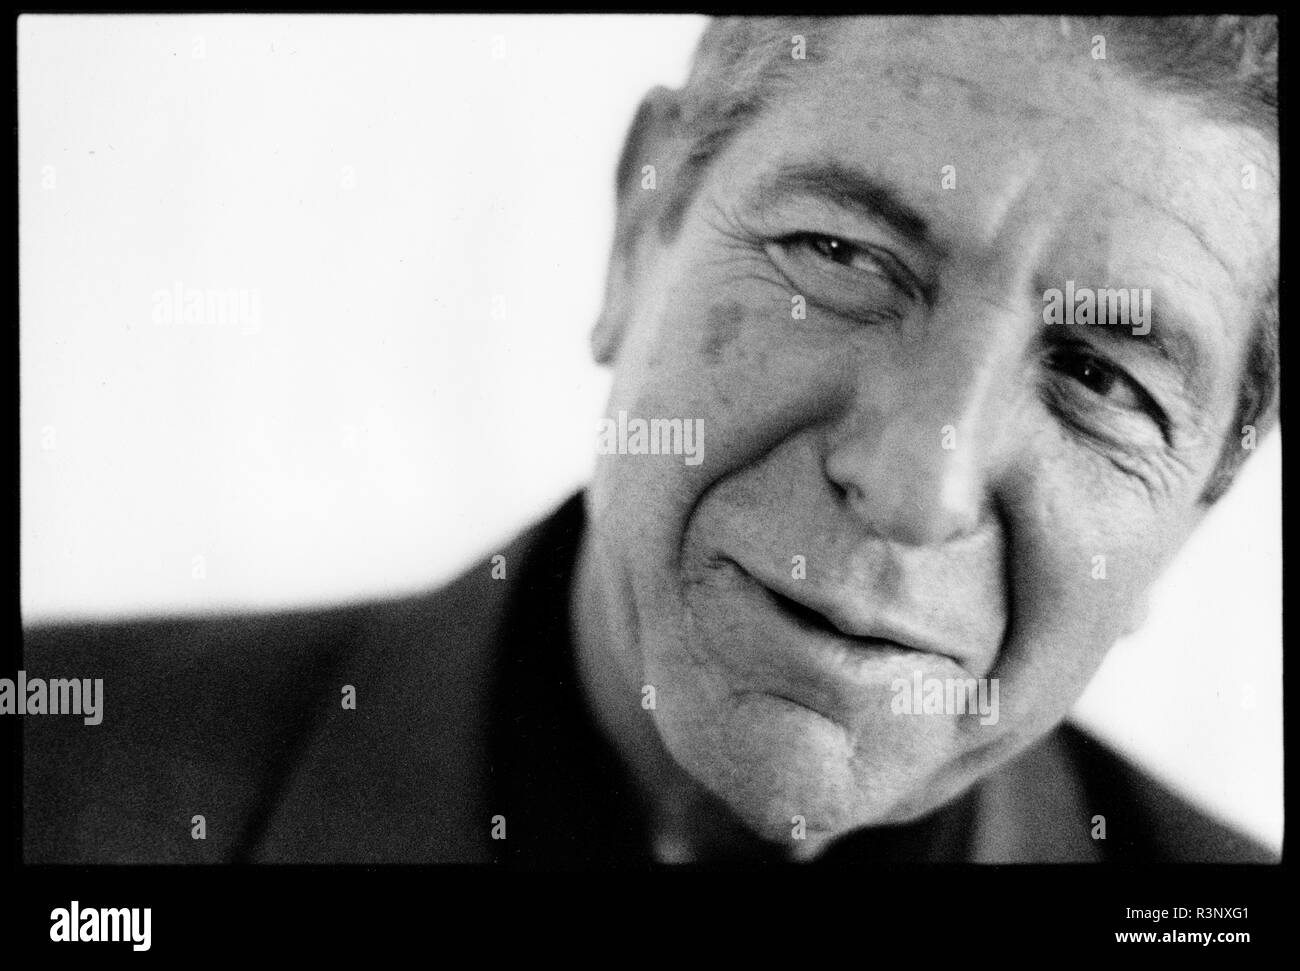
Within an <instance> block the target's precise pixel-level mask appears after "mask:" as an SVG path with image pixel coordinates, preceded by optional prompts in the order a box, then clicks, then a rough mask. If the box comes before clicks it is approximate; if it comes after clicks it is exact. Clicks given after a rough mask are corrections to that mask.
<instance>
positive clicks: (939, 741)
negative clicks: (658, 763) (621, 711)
mask: <svg viewBox="0 0 1300 971" xmlns="http://www.w3.org/2000/svg"><path fill="white" fill-rule="evenodd" d="M698 700H702V699H698ZM658 716H659V717H657V718H656V722H657V724H658V728H659V733H660V735H661V736H662V738H663V741H664V744H665V746H666V747H667V749H668V751H669V753H670V754H671V755H672V756H673V758H674V759H675V760H676V761H677V763H678V764H679V765H680V766H681V767H682V768H683V769H684V770H685V771H686V772H687V773H689V774H690V775H691V776H692V777H693V778H694V779H695V780H696V781H697V782H698V783H700V784H701V785H702V786H703V787H704V788H705V789H707V790H709V791H710V792H711V793H712V794H713V795H714V796H716V797H718V798H719V799H721V800H722V801H723V802H725V803H726V804H727V805H728V806H729V807H730V809H731V810H732V812H734V813H735V814H736V816H737V817H738V818H739V819H740V820H741V821H742V822H744V824H745V825H746V826H747V827H748V828H749V829H750V830H751V831H753V832H754V833H755V834H757V835H759V836H761V837H763V838H765V839H767V840H770V841H772V842H774V843H786V842H789V841H791V839H792V832H793V828H794V826H795V825H796V817H802V819H803V820H804V825H805V827H806V833H807V837H808V839H809V840H814V839H818V840H819V839H824V838H833V837H836V836H840V835H843V834H845V833H848V832H850V831H852V830H855V829H859V828H862V827H866V826H879V825H894V824H898V823H905V822H910V821H912V820H914V819H916V818H919V817H920V816H923V815H925V814H926V813H927V812H929V811H931V810H932V809H934V808H937V806H938V805H939V804H941V802H942V801H944V799H943V798H942V797H940V796H938V795H937V794H935V788H934V786H933V784H932V783H933V779H934V778H935V775H936V774H937V773H941V772H942V766H943V763H944V761H945V760H944V758H943V756H942V754H941V753H943V752H945V751H947V749H948V747H949V745H950V744H951V741H952V739H951V738H950V737H948V736H949V735H950V734H951V726H950V725H949V726H945V725H944V724H943V722H942V720H938V719H915V720H908V721H903V720H893V721H892V723H891V722H889V721H883V722H880V723H878V724H877V725H875V726H871V727H868V726H860V727H859V734H858V735H857V737H856V744H855V738H854V736H852V735H850V733H848V732H846V731H845V730H844V729H843V728H842V727H841V726H840V725H838V724H836V723H835V722H833V721H831V720H829V719H827V718H825V717H823V716H822V715H820V714H818V713H816V712H814V711H811V710H809V709H807V708H804V707H802V706H800V705H797V704H795V703H793V702H789V701H786V700H784V699H781V698H778V697H775V696H772V695H767V694H760V693H756V692H750V693H742V694H737V695H732V696H731V697H729V698H727V699H726V700H725V703H724V704H722V705H711V706H700V707H693V708H683V707H676V706H674V707H672V708H664V709H661V710H660V712H659V713H658ZM868 735H869V736H870V740H867V736H868Z"/></svg>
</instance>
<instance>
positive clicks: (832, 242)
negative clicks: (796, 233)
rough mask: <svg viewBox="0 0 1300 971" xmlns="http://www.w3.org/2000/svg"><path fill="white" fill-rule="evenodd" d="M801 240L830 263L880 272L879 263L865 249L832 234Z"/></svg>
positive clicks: (869, 271)
mask: <svg viewBox="0 0 1300 971" xmlns="http://www.w3.org/2000/svg"><path fill="white" fill-rule="evenodd" d="M803 242H804V244H805V245H807V246H811V247H812V248H813V249H815V250H816V251H817V252H818V253H820V254H821V255H822V256H824V257H826V259H828V260H830V261H831V262H832V263H838V264H840V266H850V267H853V268H854V269H856V270H865V271H866V272H868V273H880V272H881V266H880V263H879V262H878V261H876V260H875V259H873V258H872V257H871V256H870V255H869V254H868V253H867V252H866V250H864V249H862V248H861V247H859V246H854V245H853V244H852V243H848V242H845V241H844V240H842V239H836V238H835V237H834V236H806V237H804V238H803Z"/></svg>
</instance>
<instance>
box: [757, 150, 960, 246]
mask: <svg viewBox="0 0 1300 971" xmlns="http://www.w3.org/2000/svg"><path fill="white" fill-rule="evenodd" d="M790 196H811V197H813V198H816V199H819V200H821V201H824V202H827V203H829V204H831V205H833V206H838V207H839V208H841V209H848V210H852V211H853V212H856V213H858V214H860V215H864V216H866V217H867V218H869V219H876V220H879V221H880V222H883V223H885V224H886V225H888V226H889V227H890V228H891V229H892V230H894V232H895V233H897V234H898V235H899V236H901V237H903V239H905V240H907V241H908V242H909V243H912V244H913V245H915V246H918V247H920V248H923V249H926V250H931V251H938V250H939V249H940V247H939V246H938V244H937V243H936V242H935V241H934V239H932V238H931V236H930V224H929V222H928V220H926V218H925V217H924V216H922V215H921V214H920V213H919V212H917V211H916V210H915V209H913V208H912V207H911V206H910V205H908V204H907V203H906V202H905V201H904V200H903V197H902V194H901V193H900V192H899V191H898V189H897V188H895V187H894V186H892V185H891V184H890V183H888V182H886V181H884V180H882V179H878V178H876V177H874V176H872V175H870V174H868V173H867V172H864V171H862V170H860V169H855V168H852V167H850V166H847V165H843V164H841V163H839V162H812V163H798V164H789V165H783V166H781V167H780V168H779V169H777V170H776V171H775V172H773V173H772V174H770V175H768V176H767V177H765V178H764V179H763V180H762V181H761V182H760V183H759V184H758V185H757V186H755V187H754V188H753V189H752V190H751V191H750V193H749V194H748V195H747V201H748V202H749V203H750V204H751V205H752V206H753V207H754V208H756V209H759V210H762V209H769V208H772V206H773V205H774V204H775V203H776V202H777V201H778V200H780V199H782V198H784V197H790Z"/></svg>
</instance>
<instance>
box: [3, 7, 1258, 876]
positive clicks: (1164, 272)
mask: <svg viewBox="0 0 1300 971" xmlns="http://www.w3.org/2000/svg"><path fill="white" fill-rule="evenodd" d="M1275 44H1276V41H1275V28H1274V26H1273V24H1272V23H1271V22H1269V21H1266V20H1253V19H1240V18H1225V19H1219V20H1205V21H1202V20H1189V21H1157V22H1152V23H1148V22H1141V21H1125V20H1117V21H1113V22H1105V23H1103V22H1097V23H1092V22H1085V21H1074V20H1056V19H1025V20H1011V21H1002V20H996V21H995V20H983V19H970V20H930V19H925V20H920V21H913V20H905V19H903V20H898V19H874V18H865V19H857V20H847V21H839V20H817V21H812V22H800V21H757V20H741V21H723V22H718V23H715V24H713V25H711V26H710V28H709V29H708V30H707V32H706V34H705V36H704V38H703V40H702V42H701V45H700V48H699V51H698V53H697V56H696V59H695V64H694V67H693V69H692V72H691V75H690V78H689V80H688V82H687V83H686V85H685V86H684V87H683V88H682V89H681V90H678V91H669V90H666V89H656V90H655V91H652V92H651V93H650V94H649V95H648V96H647V97H646V99H645V100H644V102H643V104H642V105H641V108H640V110H639V112H638V113H637V116H636V119H635V121H634V123H633V125H632V130H631V132H630V135H629V138H628V142H627V145H626V147H625V149H624V153H623V157H622V161H621V163H620V165H619V171H618V173H617V185H618V224H617V232H616V239H615V245H614V252H613V254H612V259H611V262H610V266H609V273H608V283H607V289H606V297H605V303H604V308H603V312H602V314H601V316H600V319H599V321H598V322H597V324H596V327H595V329H594V332H593V335H592V348H593V351H594V354H595V356H596V358H597V360H598V361H600V362H601V363H603V364H607V365H609V366H610V367H612V368H613V370H614V382H613V389H612V393H611V398H610V401H609V405H608V408H607V410H606V419H607V422H606V424H605V426H604V428H603V430H602V435H601V448H600V449H599V451H600V452H601V453H602V454H601V455H600V456H599V459H598V461H597V465H596V470H595V475H594V477H593V480H592V482H591V485H590V488H589V489H588V490H586V491H585V492H584V493H583V494H582V495H581V496H578V497H574V498H573V499H572V500H570V501H569V502H568V503H566V504H565V505H564V506H563V507H562V508H561V509H560V510H559V511H558V512H557V513H556V514H554V515H553V516H552V517H550V518H549V519H548V520H547V521H545V522H544V523H542V524H541V525H539V526H537V527H535V528H534V529H533V530H531V531H529V532H528V533H527V534H525V536H523V537H521V538H520V540H518V541H517V542H516V543H515V544H514V545H513V546H512V547H510V548H508V549H507V550H505V551H503V552H502V553H501V554H500V555H499V556H497V557H494V558H493V559H492V561H491V562H489V563H485V564H483V565H482V566H480V567H477V568H475V569H473V570H471V571H470V572H469V573H467V574H466V575H465V576H464V577H463V578H462V579H460V580H459V581H457V582H456V583H454V584H453V585H451V586H450V587H449V588H447V589H445V590H442V591H439V592H437V593H433V594H428V595H424V596H419V597H414V598H409V599H404V600H398V601H389V602H384V603H376V604H363V605H358V606H350V607H341V608H337V609H335V610H330V611H314V612H302V613H286V614H280V615H274V616H269V617H268V616H263V617H251V618H239V617H230V618H223V619H209V620H167V621H148V622H139V621H137V622H133V623H129V624H115V625H107V626H104V625H98V626H80V627H62V628H52V629H46V630H38V631H31V632H29V633H28V637H27V649H26V657H25V667H26V668H27V670H28V673H29V675H34V674H48V675H50V676H72V675H74V674H77V673H79V672H94V673H95V675H96V676H100V672H102V673H103V674H102V676H103V678H104V699H105V701H104V704H105V711H104V715H103V722H102V724H101V725H99V726H96V727H87V726H83V725H81V724H80V723H79V722H73V721H71V720H68V719H31V720H28V722H26V723H25V726H24V727H25V744H26V763H25V771H26V784H25V787H24V802H25V808H26V813H25V848H26V858H27V859H28V860H29V861H148V860H160V861H162V860H165V861H174V862H201V861H222V860H224V861H270V862H275V861H286V862H303V861H324V862H356V861H369V862H453V861H483V862H489V861H496V862H498V863H504V864H508V865H517V866H568V865H589V866H609V865H619V864H633V865H635V864H644V863H648V862H654V861H660V862H677V861H693V862H706V863H750V862H771V863H776V862H792V863H793V862H817V863H823V864H832V863H844V864H857V863H871V862H878V861H897V860H909V861H911V860H915V861H931V860H967V861H981V862H983V861H989V862H996V861H1109V860H1123V861H1132V860H1139V861H1146V860H1151V861H1156V860H1231V861H1265V860H1268V859H1269V854H1268V853H1267V852H1265V851H1264V850H1262V849H1261V848H1259V847H1257V846H1255V845H1253V844H1252V843H1250V842H1249V841H1248V840H1246V839H1244V838H1242V837H1240V836H1239V835H1237V834H1235V833H1233V832H1232V831H1230V830H1229V829H1227V828H1226V827H1224V826H1222V825H1220V824H1219V823H1216V822H1214V821H1213V820H1210V819H1209V818H1207V817H1205V816H1202V815H1201V814H1200V813H1198V812H1197V811H1196V810H1194V809H1192V808H1191V807H1190V806H1188V805H1186V804H1185V803H1183V802H1181V801H1180V800H1179V799H1178V798H1176V797H1175V796H1173V795H1172V794H1171V793H1169V792H1167V791H1166V790H1164V789H1162V788H1161V787H1160V786H1158V785H1157V784H1156V783H1154V782H1153V781H1152V780H1150V779H1148V778H1146V777H1145V776H1144V775H1142V774H1141V773H1140V772H1138V771H1137V770H1135V769H1134V768H1132V767H1130V766H1128V765H1126V764H1125V763H1124V762H1123V761H1122V760H1120V759H1119V758H1118V757H1117V756H1115V755H1114V754H1113V753H1111V752H1109V751H1107V750H1106V749H1105V748H1103V747H1102V746H1101V745H1100V744H1099V743H1097V742H1095V741H1093V740H1091V739H1090V738H1088V737H1087V736H1086V735H1084V734H1082V733H1081V732H1079V731H1078V730H1076V729H1073V728H1069V727H1063V726H1062V721H1063V719H1064V718H1065V716H1066V714H1067V712H1068V710H1069V709H1070V707H1071V705H1072V704H1073V702H1074V701H1075V700H1076V698H1078V696H1079V695H1080V694H1081V692H1082V691H1083V689H1084V687H1085V686H1086V685H1087V683H1088V680H1089V678H1090V677H1091V675H1092V674H1093V672H1094V671H1095V670H1096V668H1097V666H1098V664H1099V663H1100V662H1101V660H1102V658H1103V656H1104V655H1105V653H1106V651H1107V650H1108V648H1109V647H1110V646H1111V645H1112V644H1113V643H1114V641H1115V640H1116V639H1117V638H1118V637H1119V636H1121V635H1122V634H1124V633H1125V632H1127V631H1129V630H1131V629H1133V628H1134V627H1135V626H1136V625H1138V624H1140V623H1141V619H1142V613H1143V603H1144V597H1145V593H1146V591H1147V589H1148V587H1149V586H1150V585H1151V583H1152V581H1154V580H1155V579H1156V577H1157V576H1158V575H1159V574H1160V572H1161V570H1162V569H1163V568H1164V566H1165V565H1166V564H1167V563H1168V562H1169V560H1170V558H1171V557H1172V556H1173V555H1174V553H1175V552H1176V551H1177V550H1178V549H1179V547H1180V546H1181V545H1182V543H1183V542H1184V541H1185V540H1186V538H1187V537H1188V536H1189V534H1190V533H1191V532H1192V531H1193V529H1194V528H1195V527H1196V525H1197V524H1198V523H1199V522H1200V520H1201V518H1202V517H1203V516H1204V515H1205V513H1206V512H1207V510H1208V509H1209V508H1210V507H1211V505H1212V504H1213V503H1214V501H1215V500H1216V499H1217V498H1218V497H1219V496H1220V495H1221V494H1222V493H1223V492H1224V490H1225V489H1226V488H1227V487H1228V485H1229V484H1230V483H1231V481H1232V478H1233V475H1234V473H1235V471H1236V469H1237V468H1238V466H1239V464H1240V463H1241V461H1242V460H1243V458H1244V457H1245V456H1246V455H1248V454H1249V447H1244V446H1243V442H1244V441H1247V442H1250V443H1253V442H1254V441H1255V440H1256V438H1257V436H1258V435H1259V434H1262V433H1264V432H1265V431H1266V430H1267V429H1268V428H1269V426H1270V424H1271V423H1272V422H1273V415H1274V413H1275V405H1274V402H1275V397H1276V395H1275V389H1276V384H1277V368H1276V342H1277V315H1276V277H1277V263H1276V254H1277V245H1278V201H1277V158H1278V155H1277V146H1276V136H1275V131H1276V127H1275V126H1276V122H1275V90H1276V81H1275V76H1276V75H1275V72H1276V60H1275V49H1276V48H1275ZM647 428H651V429H652V431H651V433H650V435H649V436H648V437H647V435H646V430H647ZM200 829H201V831H202V832H201V835H202V838H201V839H200V838H197V836H199V835H200V834H199V830H200Z"/></svg>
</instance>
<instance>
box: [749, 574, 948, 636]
mask: <svg viewBox="0 0 1300 971" xmlns="http://www.w3.org/2000/svg"><path fill="white" fill-rule="evenodd" d="M755 582H757V581H755ZM758 586H759V588H760V589H761V590H763V592H764V593H765V594H767V596H768V598H769V599H770V600H771V601H772V603H773V604H775V605H776V607H777V608H778V609H779V610H780V611H781V612H782V613H784V614H785V615H787V616H788V617H790V619H791V620H793V621H794V623H795V624H796V626H798V627H800V628H801V629H803V630H806V631H810V632H813V633H817V634H821V635H822V636H829V637H834V638H836V639H837V640H839V641H844V642H847V643H849V644H852V645H854V646H856V647H859V648H863V649H870V648H875V649H882V648H883V649H888V650H894V651H908V652H911V653H914V654H925V653H927V652H925V651H921V650H918V649H917V648H915V647H912V646H911V645H910V644H902V643H899V642H898V641H891V640H887V639H885V638H881V637H863V636H860V635H856V634H850V633H847V632H845V631H843V630H841V629H840V628H839V627H837V626H836V625H835V624H834V623H832V622H831V621H830V620H829V619H828V618H827V617H826V616H825V615H823V614H821V613H819V612H818V611H816V610H813V609H812V608H811V607H809V606H807V605H806V604H802V603H800V602H799V601H798V600H792V599H791V598H790V597H787V596H785V595H784V594H781V593H777V592H776V591H775V590H773V589H771V588H770V587H767V586H764V585H763V584H762V583H759V584H758Z"/></svg>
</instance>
